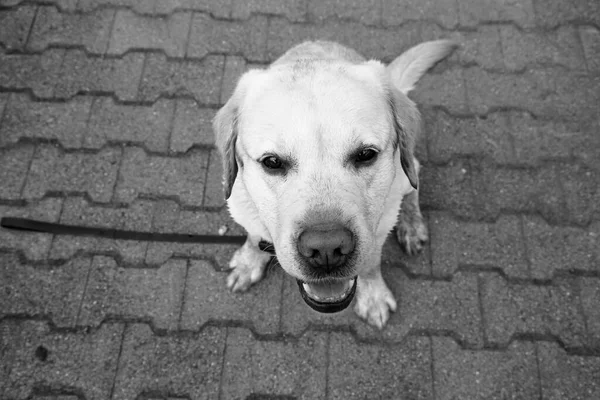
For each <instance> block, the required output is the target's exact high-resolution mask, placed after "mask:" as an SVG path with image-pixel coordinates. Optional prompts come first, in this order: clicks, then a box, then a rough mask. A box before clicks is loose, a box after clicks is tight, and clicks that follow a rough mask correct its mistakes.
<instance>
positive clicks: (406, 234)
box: [396, 219, 429, 256]
mask: <svg viewBox="0 0 600 400" xmlns="http://www.w3.org/2000/svg"><path fill="white" fill-rule="evenodd" d="M396 238H397V239H398V243H400V246H402V250H404V252H405V253H406V254H408V255H409V256H412V255H415V254H418V253H420V252H421V251H422V250H423V248H424V247H425V244H426V243H427V241H428V240H429V235H428V234H427V226H426V225H425V224H424V223H423V220H421V219H418V220H416V221H413V222H412V223H410V222H407V221H404V220H400V222H399V223H398V226H397V227H396Z"/></svg>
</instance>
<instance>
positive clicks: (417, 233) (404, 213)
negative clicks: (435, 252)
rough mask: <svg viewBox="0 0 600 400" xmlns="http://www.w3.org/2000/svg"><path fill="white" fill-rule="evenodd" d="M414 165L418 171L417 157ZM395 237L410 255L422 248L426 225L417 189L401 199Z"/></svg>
mask: <svg viewBox="0 0 600 400" xmlns="http://www.w3.org/2000/svg"><path fill="white" fill-rule="evenodd" d="M414 165H415V168H416V170H417V174H418V173H419V169H420V165H419V162H418V161H417V159H416V158H415V160H414ZM396 238H397V239H398V242H399V243H400V245H401V246H402V247H403V249H404V251H405V252H406V254H408V255H410V256H412V255H415V254H417V253H419V252H420V251H421V250H423V246H424V245H425V243H427V240H428V238H429V236H428V233H427V226H426V225H425V223H424V222H423V215H422V214H421V207H420V206H419V190H418V189H417V190H413V191H412V192H410V193H408V194H407V195H405V196H404V198H403V199H402V206H401V207H400V213H399V214H398V224H397V226H396Z"/></svg>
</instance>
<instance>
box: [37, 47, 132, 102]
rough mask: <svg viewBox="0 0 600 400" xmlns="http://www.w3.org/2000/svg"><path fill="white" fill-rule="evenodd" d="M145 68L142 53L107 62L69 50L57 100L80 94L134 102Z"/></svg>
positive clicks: (56, 90)
mask: <svg viewBox="0 0 600 400" xmlns="http://www.w3.org/2000/svg"><path fill="white" fill-rule="evenodd" d="M47 52H48V51H46V52H44V53H43V54H46V53H47ZM143 64H144V54H143V53H140V52H133V53H128V54H125V55H123V56H122V57H121V58H108V57H91V56H88V55H86V54H85V52H83V51H81V50H69V51H67V52H66V53H65V56H64V60H63V63H62V67H61V69H60V73H59V74H58V78H57V81H56V87H55V89H54V96H55V97H59V98H70V97H73V96H74V95H76V94H77V93H81V92H92V93H111V94H112V93H114V94H115V95H116V96H117V97H118V98H119V99H121V100H135V98H136V96H137V90H138V84H139V82H140V76H141V74H142V65H143Z"/></svg>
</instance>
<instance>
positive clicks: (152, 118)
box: [83, 97, 175, 153]
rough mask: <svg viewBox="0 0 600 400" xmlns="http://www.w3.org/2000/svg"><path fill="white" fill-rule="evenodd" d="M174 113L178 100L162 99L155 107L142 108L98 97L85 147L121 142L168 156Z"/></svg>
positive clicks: (84, 141)
mask: <svg viewBox="0 0 600 400" xmlns="http://www.w3.org/2000/svg"><path fill="white" fill-rule="evenodd" d="M174 111H175V100H169V99H161V100H158V101H157V102H155V103H154V104H152V105H151V106H139V105H121V104H117V103H115V101H114V100H113V99H112V98H110V97H102V98H96V99H95V100H94V103H93V105H92V109H91V112H90V118H89V123H88V129H87V131H86V132H85V135H84V136H83V147H86V148H101V147H103V146H105V145H106V144H107V143H119V142H120V143H127V144H136V145H142V146H143V147H144V148H145V149H147V150H149V151H155V152H162V153H166V152H167V151H168V149H169V135H170V134H171V126H172V123H173V118H174Z"/></svg>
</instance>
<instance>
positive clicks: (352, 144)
mask: <svg viewBox="0 0 600 400" xmlns="http://www.w3.org/2000/svg"><path fill="white" fill-rule="evenodd" d="M454 47H455V46H454V44H453V43H452V42H450V41H445V40H440V41H433V42H426V43H423V44H420V45H418V46H415V47H413V48H411V49H410V50H408V51H406V52H405V53H404V54H402V55H401V56H399V57H398V58H397V59H396V60H394V61H393V62H392V63H391V64H390V65H389V66H387V67H386V66H384V65H383V64H382V63H381V62H379V61H374V60H370V61H367V60H365V59H364V58H363V57H362V56H360V55H359V54H358V53H356V52H355V51H353V50H351V49H348V48H346V47H344V46H342V45H339V44H337V43H332V42H306V43H303V44H300V45H298V46H296V47H294V48H292V49H291V50H289V51H288V52H287V53H285V54H284V55H283V56H282V57H281V58H279V59H278V60H277V61H275V62H274V63H273V64H272V65H271V66H270V67H269V68H268V69H266V70H251V71H248V72H247V73H245V74H244V75H243V76H242V77H241V78H240V80H239V82H238V84H237V87H236V89H235V91H234V93H233V95H232V96H231V98H230V99H229V101H228V102H227V103H226V104H225V106H223V108H222V109H221V110H219V112H218V113H217V115H216V117H215V120H214V124H213V127H214V131H215V135H216V139H217V147H218V148H219V150H220V151H221V154H222V157H223V165H224V185H225V192H226V197H227V203H228V206H229V210H230V212H231V215H232V217H233V219H234V220H235V221H236V222H237V223H239V224H240V225H241V226H243V227H244V228H245V229H246V231H247V232H248V239H247V241H246V243H245V244H244V245H243V246H242V247H241V248H240V249H238V250H237V251H236V253H235V254H234V256H233V258H232V260H231V263H230V267H231V268H232V269H233V271H232V272H231V273H230V275H229V277H228V278H227V286H228V287H229V288H230V289H231V290H233V291H243V290H246V289H247V288H248V287H250V285H252V284H253V283H255V282H257V281H258V280H260V279H261V277H262V276H263V273H264V270H265V266H266V264H267V262H268V261H269V259H270V257H271V255H270V254H268V253H266V252H265V251H263V250H261V248H260V247H259V243H261V242H262V243H265V242H270V243H271V244H272V246H271V248H272V249H273V250H274V252H275V253H276V255H277V259H278V261H279V263H280V264H281V267H282V268H283V269H284V270H285V271H286V272H287V273H288V274H289V275H291V276H292V277H294V278H296V279H297V280H298V285H299V289H300V293H301V295H302V297H303V298H304V300H305V301H306V303H307V304H308V305H309V306H311V307H312V308H314V309H315V310H318V311H320V312H335V311H339V310H341V309H343V308H346V307H347V306H348V305H349V304H350V302H351V301H352V299H353V297H354V294H355V293H356V304H355V311H356V313H357V314H358V315H359V316H360V317H362V318H364V319H366V320H367V321H368V322H369V323H370V324H372V325H374V326H377V327H378V328H382V327H383V326H384V325H385V323H386V322H387V320H388V318H389V313H390V310H391V311H395V309H396V301H395V299H394V297H393V295H392V293H391V292H390V290H389V289H388V287H387V286H386V284H385V282H384V281H383V278H382V276H381V272H380V263H381V249H382V246H383V244H384V242H385V240H386V237H387V236H388V234H389V232H390V231H391V230H392V228H393V227H394V225H395V223H396V220H397V219H398V215H399V210H400V204H401V203H402V200H403V198H404V204H403V207H402V212H401V213H400V218H399V223H398V227H397V231H396V232H397V236H398V240H399V241H400V243H401V244H402V245H403V246H404V248H405V250H406V251H407V252H408V253H409V254H412V253H415V252H417V251H419V250H420V249H421V247H422V245H423V243H424V242H425V241H426V240H427V229H426V227H425V225H424V224H423V221H422V217H421V212H420V210H419V204H418V192H417V187H418V172H419V171H418V170H419V164H418V162H417V160H416V159H415V158H414V155H413V149H414V143H415V138H416V136H417V134H418V133H419V130H420V115H419V112H418V110H417V107H416V105H415V104H414V103H413V102H412V101H411V100H410V99H409V98H408V97H407V93H408V92H410V90H411V89H413V87H414V85H415V84H416V83H417V81H418V80H419V79H420V78H421V76H422V75H423V74H424V73H425V72H426V71H427V70H428V69H429V68H430V67H431V66H433V65H434V64H435V63H436V62H438V61H439V60H441V59H443V58H444V57H446V56H447V55H448V54H450V52H451V51H452V50H453V49H454ZM263 247H264V246H263Z"/></svg>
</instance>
